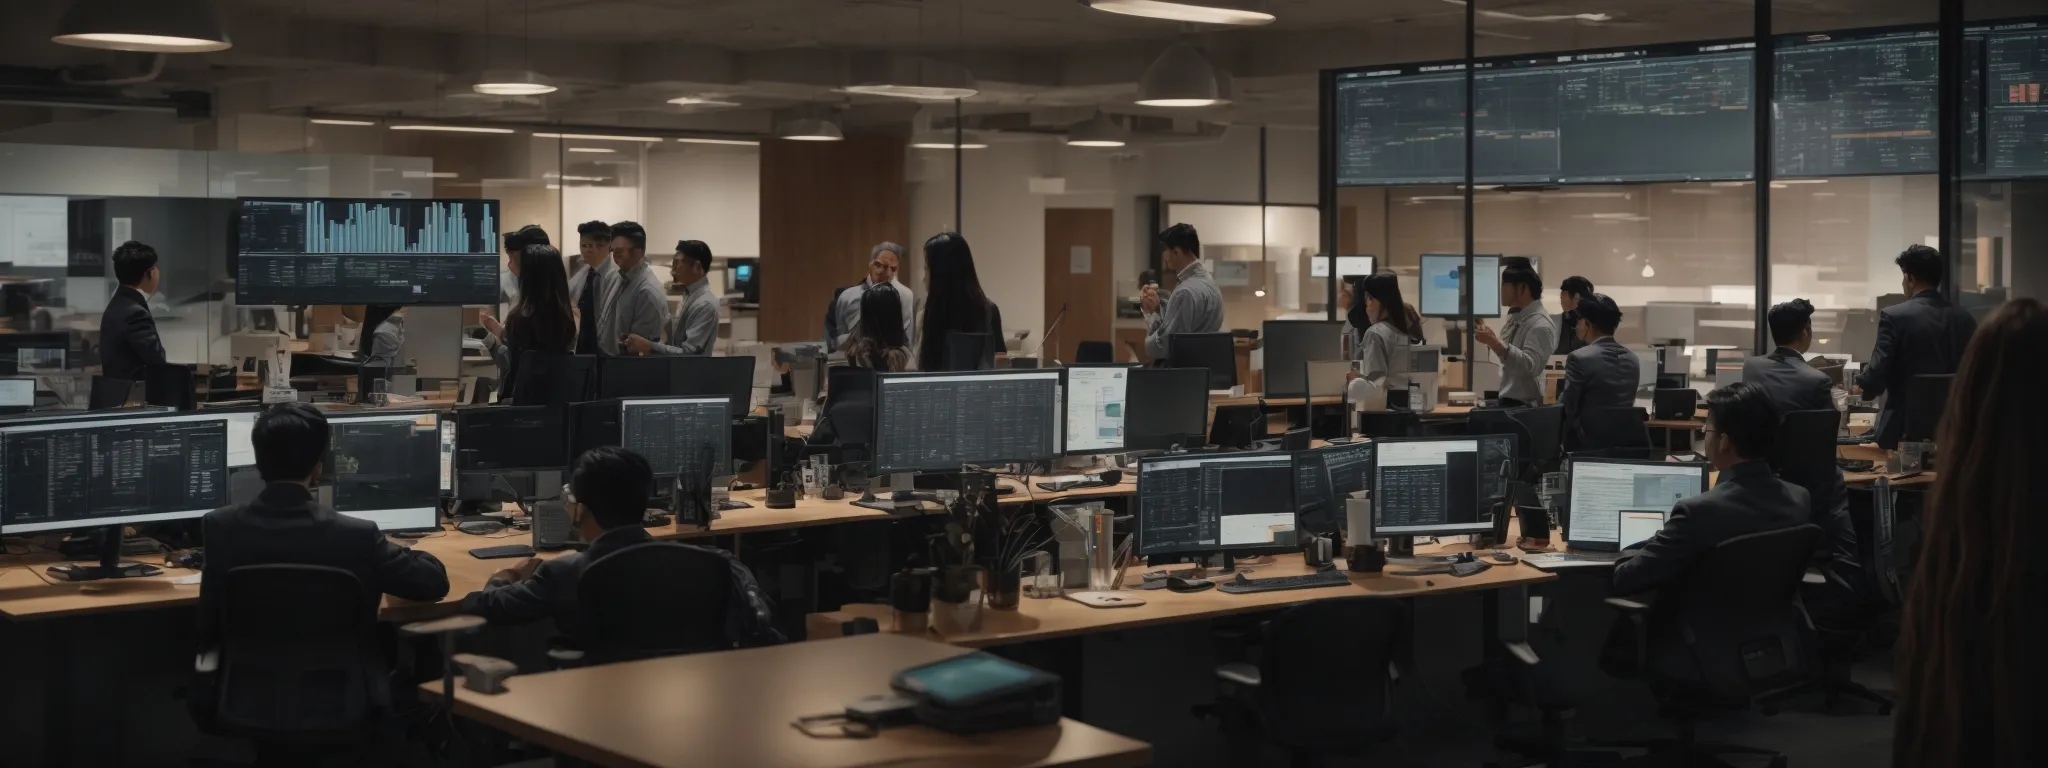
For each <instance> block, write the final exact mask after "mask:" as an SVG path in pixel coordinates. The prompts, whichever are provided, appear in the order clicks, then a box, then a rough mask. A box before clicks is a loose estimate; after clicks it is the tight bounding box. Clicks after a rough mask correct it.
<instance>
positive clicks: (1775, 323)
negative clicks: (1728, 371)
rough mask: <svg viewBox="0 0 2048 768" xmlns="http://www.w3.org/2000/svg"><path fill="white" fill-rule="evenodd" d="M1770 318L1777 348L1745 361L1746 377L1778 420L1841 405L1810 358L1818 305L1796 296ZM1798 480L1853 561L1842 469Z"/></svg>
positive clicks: (1817, 519)
mask: <svg viewBox="0 0 2048 768" xmlns="http://www.w3.org/2000/svg"><path fill="white" fill-rule="evenodd" d="M1766 317H1767V320H1768V321H1769V323H1770V326H1771V340H1772V341H1775V342H1777V344H1778V348H1777V349H1775V350H1772V351H1771V353H1770V354H1768V355H1764V356H1762V357H1752V358H1749V359H1748V360H1744V361H1742V380H1743V381H1745V382H1748V383H1750V384H1755V385H1756V386H1757V387H1759V388H1761V389H1762V390H1763V391H1764V395H1765V396H1766V397H1768V398H1770V401H1771V408H1772V409H1773V410H1774V411H1775V412H1776V413H1777V416H1778V420H1779V421H1783V420H1784V418H1785V414H1787V413H1791V412H1793V411H1831V412H1832V411H1834V410H1836V409H1835V395H1834V381H1833V380H1832V379H1829V378H1828V375H1827V374H1825V373H1821V372H1820V371H1818V370H1815V369H1814V367H1813V366H1812V365H1809V364H1807V362H1806V350H1808V349H1811V348H1813V304H1811V303H1809V302H1807V300H1805V299H1793V300H1791V301H1788V302H1785V303H1783V304H1779V305H1777V306H1774V307H1771V311H1770V314H1769V315H1767V316H1766ZM1828 450H1829V451H1833V450H1834V448H1833V447H1832V446H1831V447H1829V449H1828ZM1796 480H1797V481H1798V482H1800V483H1801V485H1802V487H1804V488H1805V489H1806V492H1807V493H1808V494H1809V495H1811V496H1812V497H1813V524H1814V525H1818V526H1820V527H1821V530H1823V531H1826V532H1827V541H1828V546H1829V551H1830V552H1832V553H1833V554H1834V555H1835V557H1836V558H1837V562H1839V563H1844V564H1846V563H1849V562H1854V561H1855V559H1856V527H1855V525H1854V524H1852V523H1851V522H1850V521H1849V492H1848V490H1847V486H1846V485H1845V484H1844V483H1843V481H1842V470H1841V469H1840V468H1835V469H1834V470H1833V471H1831V472H1829V473H1828V476H1827V477H1825V478H1797V479H1796ZM1844 576H1845V578H1846V577H1847V575H1846V574H1845V575H1844Z"/></svg>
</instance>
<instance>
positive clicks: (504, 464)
mask: <svg viewBox="0 0 2048 768" xmlns="http://www.w3.org/2000/svg"><path fill="white" fill-rule="evenodd" d="M564 447H565V440H564V435H563V431H562V409H560V408H550V407H547V406H541V405H492V406H478V407H471V408H458V409H456V411H455V464H456V466H457V467H458V468H460V469H463V470H475V471H494V470H502V471H510V470H525V469H537V470H538V469H556V470H559V469H561V468H562V467H565V466H568V464H569V460H568V458H567V457H565V456H563V455H562V454H563V453H564V450H563V449H564Z"/></svg>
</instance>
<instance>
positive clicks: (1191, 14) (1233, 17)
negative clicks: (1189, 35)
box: [1081, 0, 1273, 26]
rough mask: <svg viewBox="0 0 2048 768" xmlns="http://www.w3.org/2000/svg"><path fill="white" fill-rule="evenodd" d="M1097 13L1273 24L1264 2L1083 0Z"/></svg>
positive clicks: (1240, 23) (1206, 22)
mask: <svg viewBox="0 0 2048 768" xmlns="http://www.w3.org/2000/svg"><path fill="white" fill-rule="evenodd" d="M1081 4H1082V5H1085V6H1088V7H1090V8H1094V9H1095V10H1098V11H1108V12H1110V13H1120V14H1123V15H1125V16H1143V17H1146V18H1151V19H1168V20H1171V21H1189V22H1195V23H1198V24H1235V25H1239V26H1258V25H1261V24H1271V23H1273V14H1271V13H1268V12H1266V4H1265V2H1264V1H1263V0H1171V1H1169V0H1081Z"/></svg>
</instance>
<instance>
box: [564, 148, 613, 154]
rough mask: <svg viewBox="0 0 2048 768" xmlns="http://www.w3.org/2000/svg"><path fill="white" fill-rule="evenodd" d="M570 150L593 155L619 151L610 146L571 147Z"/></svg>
mask: <svg viewBox="0 0 2048 768" xmlns="http://www.w3.org/2000/svg"><path fill="white" fill-rule="evenodd" d="M569 151H570V152H582V153H586V154H592V155H609V154H611V153H613V152H617V151H618V150H616V149H612V148H610V147H570V148H569Z"/></svg>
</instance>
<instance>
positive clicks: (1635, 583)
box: [1612, 461, 1809, 595]
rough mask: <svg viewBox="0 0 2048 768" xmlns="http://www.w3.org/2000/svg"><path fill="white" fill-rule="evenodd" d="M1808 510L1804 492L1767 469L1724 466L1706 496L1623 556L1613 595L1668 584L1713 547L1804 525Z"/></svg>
mask: <svg viewBox="0 0 2048 768" xmlns="http://www.w3.org/2000/svg"><path fill="white" fill-rule="evenodd" d="M1808 508H1809V500H1808V497H1807V494H1806V489H1804V488H1800V487H1799V486H1796V485H1793V484H1791V483H1788V482H1785V481H1783V480H1779V479H1778V476H1777V475H1775V474H1773V473H1772V472H1771V465H1769V464H1766V463H1764V462H1762V461H1748V462H1743V463H1741V464H1737V465H1735V466H1732V467H1729V468H1727V469H1725V470H1722V471H1721V477H1720V481H1719V482H1717V483H1715V484H1714V487H1713V488H1710V489H1708V490H1707V492H1706V493H1702V494H1700V495H1698V496H1694V497H1692V498H1689V499H1684V500H1681V501H1679V502H1678V503H1677V504H1675V505H1673V506H1672V507H1671V514H1670V516H1669V517H1667V518H1666V519H1665V520H1664V529H1663V530H1660V531H1658V532H1657V535H1655V536H1651V537H1650V540H1649V541H1646V542H1643V543H1642V544H1641V545H1639V546H1638V547H1632V548H1630V549H1629V550H1628V551H1627V552H1625V553H1623V556H1622V559H1621V562H1620V563H1618V564H1616V565H1615V567H1614V585H1613V589H1612V592H1613V594H1616V595H1634V594H1639V593H1642V592H1648V591H1651V590H1655V589H1659V588H1661V587H1664V586H1667V585H1670V584H1673V583H1675V582H1677V581H1679V580H1681V579H1683V578H1684V577H1685V574H1686V572H1687V571H1690V570H1691V569H1692V565H1693V563H1695V562H1698V560H1699V558H1700V557H1702V556H1704V555H1705V554H1706V553H1707V550H1710V549H1713V548H1714V546H1715V545H1718V544H1720V543H1721V542H1723V541H1727V540H1729V539H1732V538H1735V537H1737V536H1743V535H1746V534H1751V533H1761V532H1763V531H1773V530H1777V529H1779V528H1790V527H1792V526H1796V525H1805V524H1806V520H1807V516H1808V514H1809V512H1808Z"/></svg>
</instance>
